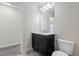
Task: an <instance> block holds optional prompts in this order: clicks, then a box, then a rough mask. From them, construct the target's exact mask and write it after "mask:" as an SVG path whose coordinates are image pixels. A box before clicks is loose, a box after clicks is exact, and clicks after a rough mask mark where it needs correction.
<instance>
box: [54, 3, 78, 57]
mask: <svg viewBox="0 0 79 59" xmlns="http://www.w3.org/2000/svg"><path fill="white" fill-rule="evenodd" d="M55 32H56V34H57V38H62V39H65V40H71V41H75V42H76V46H75V51H74V55H78V56H79V3H77V2H76V3H75V2H74V3H63V2H62V3H55ZM57 38H56V39H57Z"/></svg>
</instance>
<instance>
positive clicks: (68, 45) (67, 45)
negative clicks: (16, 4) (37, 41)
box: [57, 39, 75, 55]
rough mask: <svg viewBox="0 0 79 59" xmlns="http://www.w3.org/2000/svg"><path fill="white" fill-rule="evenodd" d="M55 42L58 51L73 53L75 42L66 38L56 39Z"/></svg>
mask: <svg viewBox="0 0 79 59" xmlns="http://www.w3.org/2000/svg"><path fill="white" fill-rule="evenodd" d="M57 43H58V48H59V50H60V51H62V52H65V53H67V54H68V55H72V54H73V49H74V45H75V42H73V41H67V40H63V39H58V40H57Z"/></svg>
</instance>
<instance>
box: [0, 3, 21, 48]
mask: <svg viewBox="0 0 79 59" xmlns="http://www.w3.org/2000/svg"><path fill="white" fill-rule="evenodd" d="M21 25H22V24H21V13H20V10H18V9H16V8H12V7H9V6H6V5H1V4H0V47H3V46H7V45H12V44H15V43H16V44H17V43H20V40H21V37H22V32H21V29H22V28H21Z"/></svg>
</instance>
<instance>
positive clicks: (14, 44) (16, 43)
mask: <svg viewBox="0 0 79 59" xmlns="http://www.w3.org/2000/svg"><path fill="white" fill-rule="evenodd" d="M16 45H20V42H15V43H11V44H6V45H1V46H0V48H6V47H11V46H16Z"/></svg>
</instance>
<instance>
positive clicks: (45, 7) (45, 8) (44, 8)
mask: <svg viewBox="0 0 79 59" xmlns="http://www.w3.org/2000/svg"><path fill="white" fill-rule="evenodd" d="M53 6H54V3H47V4H46V5H44V6H43V7H42V8H41V11H43V12H44V11H46V10H49V9H50V8H52V7H53Z"/></svg>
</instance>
